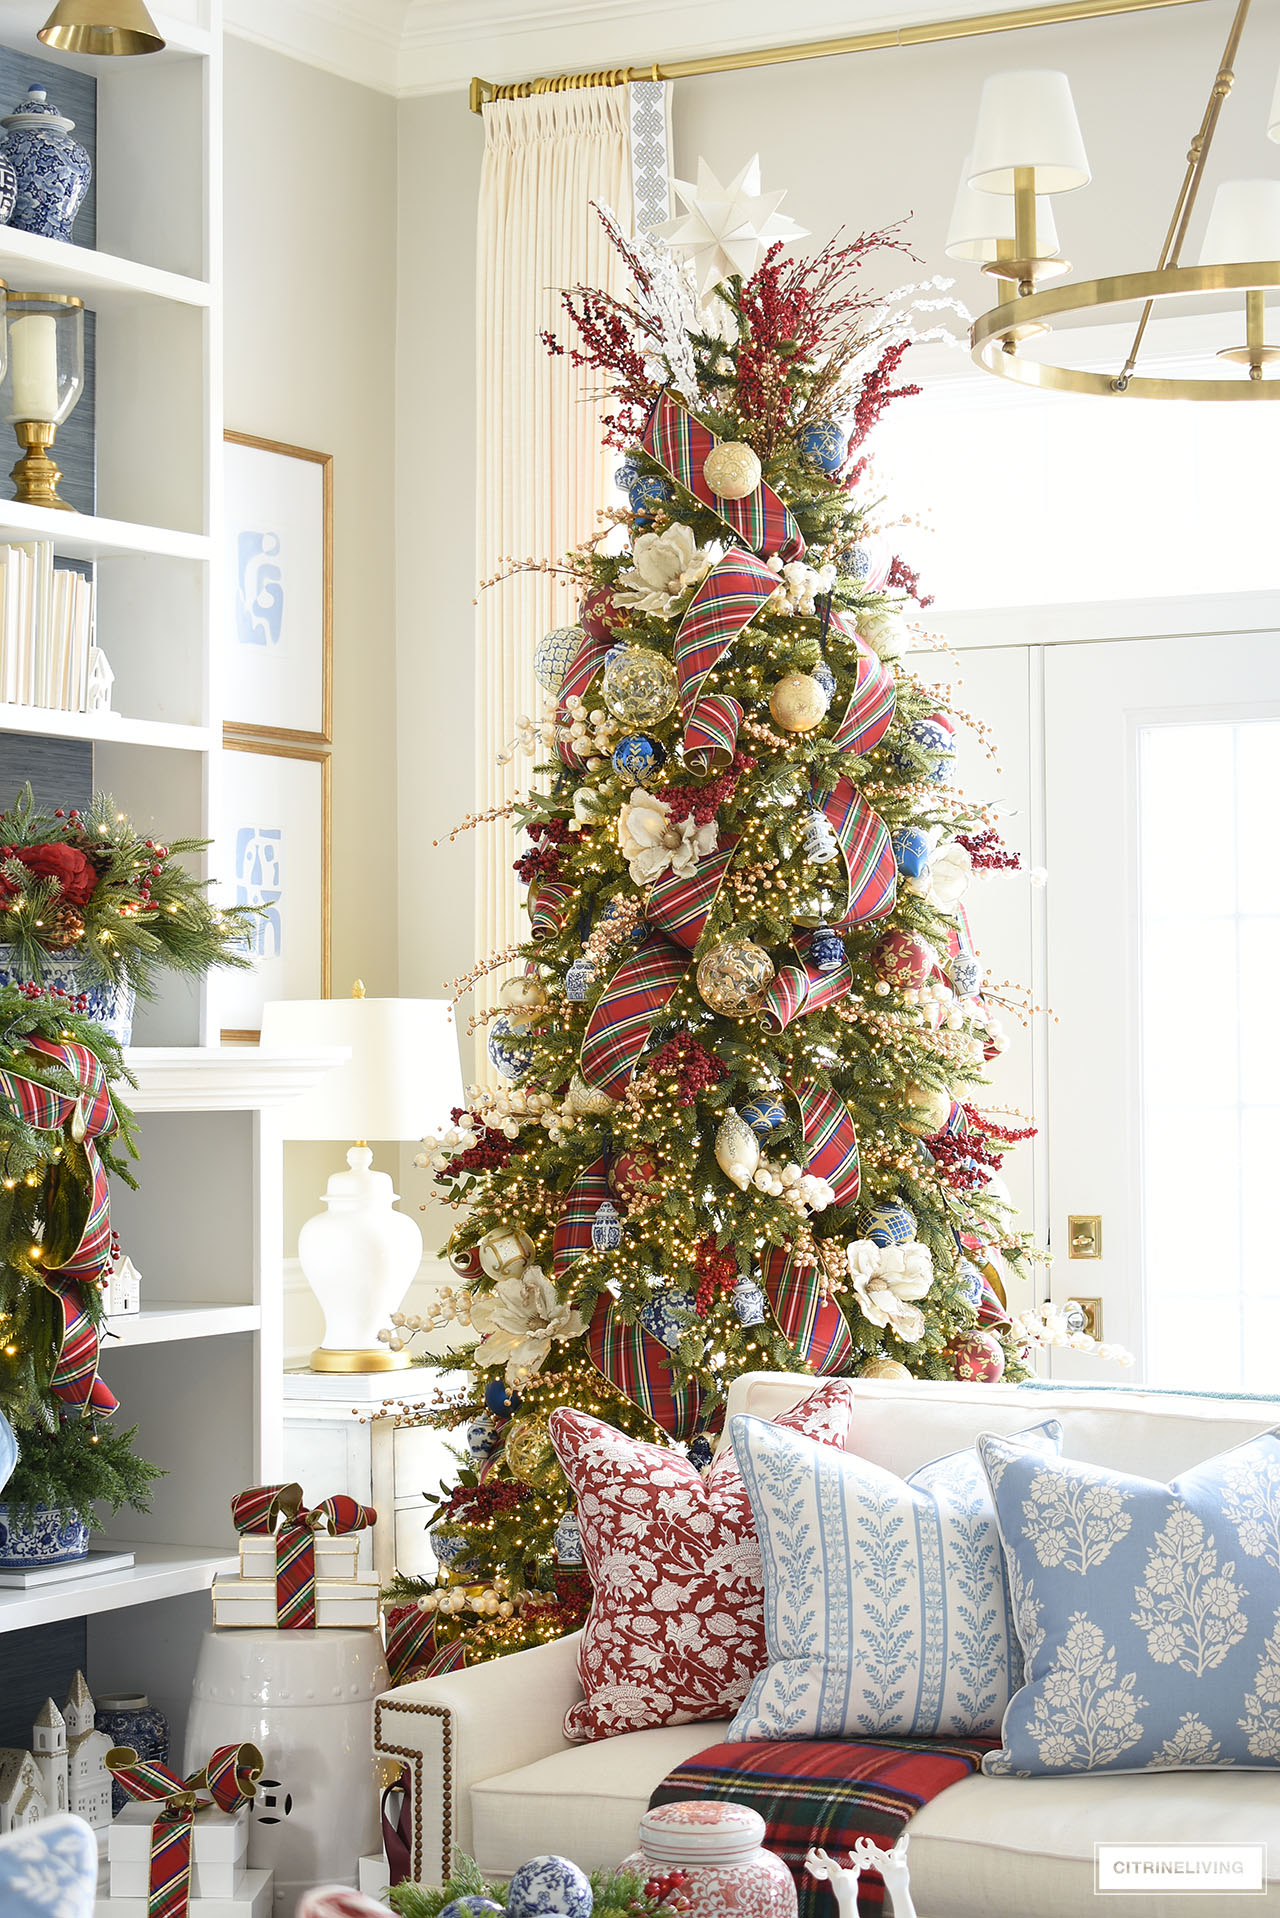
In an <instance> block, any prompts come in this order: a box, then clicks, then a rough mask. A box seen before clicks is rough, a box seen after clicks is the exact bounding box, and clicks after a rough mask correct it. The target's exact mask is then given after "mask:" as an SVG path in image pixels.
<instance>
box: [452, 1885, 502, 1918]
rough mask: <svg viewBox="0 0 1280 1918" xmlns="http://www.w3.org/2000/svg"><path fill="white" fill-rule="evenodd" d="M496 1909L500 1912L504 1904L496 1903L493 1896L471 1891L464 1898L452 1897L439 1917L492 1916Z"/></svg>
mask: <svg viewBox="0 0 1280 1918" xmlns="http://www.w3.org/2000/svg"><path fill="white" fill-rule="evenodd" d="M495 1911H496V1912H499V1913H500V1912H501V1911H502V1906H501V1905H498V1904H495V1903H494V1901H493V1899H492V1898H481V1897H480V1895H479V1894H478V1893H477V1892H473V1891H469V1892H467V1893H466V1895H465V1896H464V1897H462V1898H454V1899H451V1900H450V1902H449V1903H448V1904H447V1905H446V1906H445V1908H444V1910H443V1911H442V1912H440V1914H439V1918H490V1914H491V1913H492V1912H495Z"/></svg>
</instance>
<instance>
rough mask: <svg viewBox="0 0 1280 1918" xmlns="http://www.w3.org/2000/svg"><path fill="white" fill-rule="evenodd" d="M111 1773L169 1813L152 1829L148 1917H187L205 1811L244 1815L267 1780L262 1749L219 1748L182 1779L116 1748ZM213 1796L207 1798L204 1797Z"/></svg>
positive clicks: (125, 1787) (132, 1794)
mask: <svg viewBox="0 0 1280 1918" xmlns="http://www.w3.org/2000/svg"><path fill="white" fill-rule="evenodd" d="M106 1764H107V1770H108V1771H109V1772H110V1773H111V1776H112V1777H113V1778H114V1779H115V1781H116V1783H117V1784H118V1785H119V1786H120V1788H121V1790H123V1791H125V1792H127V1793H128V1795H129V1797H130V1798H136V1799H139V1800H140V1801H141V1802H143V1803H144V1804H145V1803H154V1802H156V1801H157V1800H159V1801H160V1802H161V1804H162V1805H163V1810H162V1811H161V1812H160V1813H159V1814H158V1816H157V1817H156V1821H155V1823H154V1825H153V1826H152V1828H151V1864H150V1871H149V1877H148V1890H147V1918H184V1915H185V1913H186V1910H187V1906H188V1903H189V1902H190V1898H191V1864H192V1845H193V1840H194V1834H195V1823H196V1819H197V1818H198V1817H199V1816H200V1814H201V1812H206V1811H211V1810H213V1808H214V1807H215V1806H216V1807H217V1809H218V1810H219V1811H225V1812H234V1811H238V1810H239V1808H240V1806H241V1805H247V1804H249V1803H251V1801H252V1800H253V1798H254V1796H255V1795H256V1792H257V1787H258V1780H259V1778H261V1776H262V1764H263V1759H262V1753H261V1752H260V1751H259V1750H258V1747H257V1746H256V1745H250V1744H248V1743H245V1744H243V1745H219V1747H218V1749H217V1750H216V1751H215V1752H214V1754H213V1756H212V1757H211V1758H210V1760H209V1762H208V1764H207V1765H206V1766H205V1767H204V1768H203V1770H201V1771H198V1772H193V1773H192V1774H191V1776H190V1778H180V1777H179V1776H178V1774H177V1772H175V1771H170V1769H169V1767H168V1766H167V1765H162V1764H161V1763H160V1762H159V1760H158V1759H154V1758H139V1756H138V1754H137V1752H136V1751H135V1750H134V1749H133V1747H132V1745H114V1746H112V1748H111V1750H110V1751H109V1752H108V1753H107V1759H106ZM203 1791H207V1792H208V1793H209V1796H208V1797H207V1798H202V1797H201V1796H200V1794H201V1792H203Z"/></svg>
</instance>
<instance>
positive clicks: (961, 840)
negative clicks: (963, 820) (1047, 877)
mask: <svg viewBox="0 0 1280 1918" xmlns="http://www.w3.org/2000/svg"><path fill="white" fill-rule="evenodd" d="M956 844H957V846H963V847H964V849H965V851H966V852H967V853H968V855H969V858H970V859H971V861H972V862H973V869H974V871H975V872H1016V871H1017V870H1018V868H1019V866H1021V864H1022V855H1021V854H1020V853H1016V852H1010V850H1009V848H1008V847H1007V846H1006V845H1005V843H1004V841H1003V839H1001V837H1000V835H999V833H998V832H991V831H987V832H958V833H957V834H956Z"/></svg>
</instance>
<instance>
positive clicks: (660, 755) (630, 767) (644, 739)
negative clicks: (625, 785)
mask: <svg viewBox="0 0 1280 1918" xmlns="http://www.w3.org/2000/svg"><path fill="white" fill-rule="evenodd" d="M666 757H667V754H666V748H665V747H663V746H660V745H659V744H658V742H657V740H656V739H650V737H649V735H648V733H627V734H626V736H625V737H624V738H622V739H620V740H619V741H618V743H617V745H616V746H615V747H614V749H613V770H614V771H615V772H616V773H621V774H622V776H623V778H624V779H638V780H639V781H640V783H641V785H643V784H644V782H645V780H646V779H652V777H653V775H654V774H655V773H656V772H661V770H662V768H663V766H664V764H665V763H666Z"/></svg>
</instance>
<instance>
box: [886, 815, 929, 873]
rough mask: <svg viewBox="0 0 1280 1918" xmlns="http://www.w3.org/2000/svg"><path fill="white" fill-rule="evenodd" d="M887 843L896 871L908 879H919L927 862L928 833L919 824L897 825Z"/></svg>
mask: <svg viewBox="0 0 1280 1918" xmlns="http://www.w3.org/2000/svg"><path fill="white" fill-rule="evenodd" d="M889 843H890V844H891V845H892V847H893V856H894V859H895V860H896V862H897V867H898V871H899V872H900V873H903V874H904V875H905V876H906V878H908V879H919V878H920V876H921V874H922V873H923V872H924V870H925V868H926V867H927V866H928V864H929V851H930V848H929V835H928V833H926V832H921V830H920V828H919V826H899V827H898V830H897V831H896V832H895V833H891V834H890V841H889Z"/></svg>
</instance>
